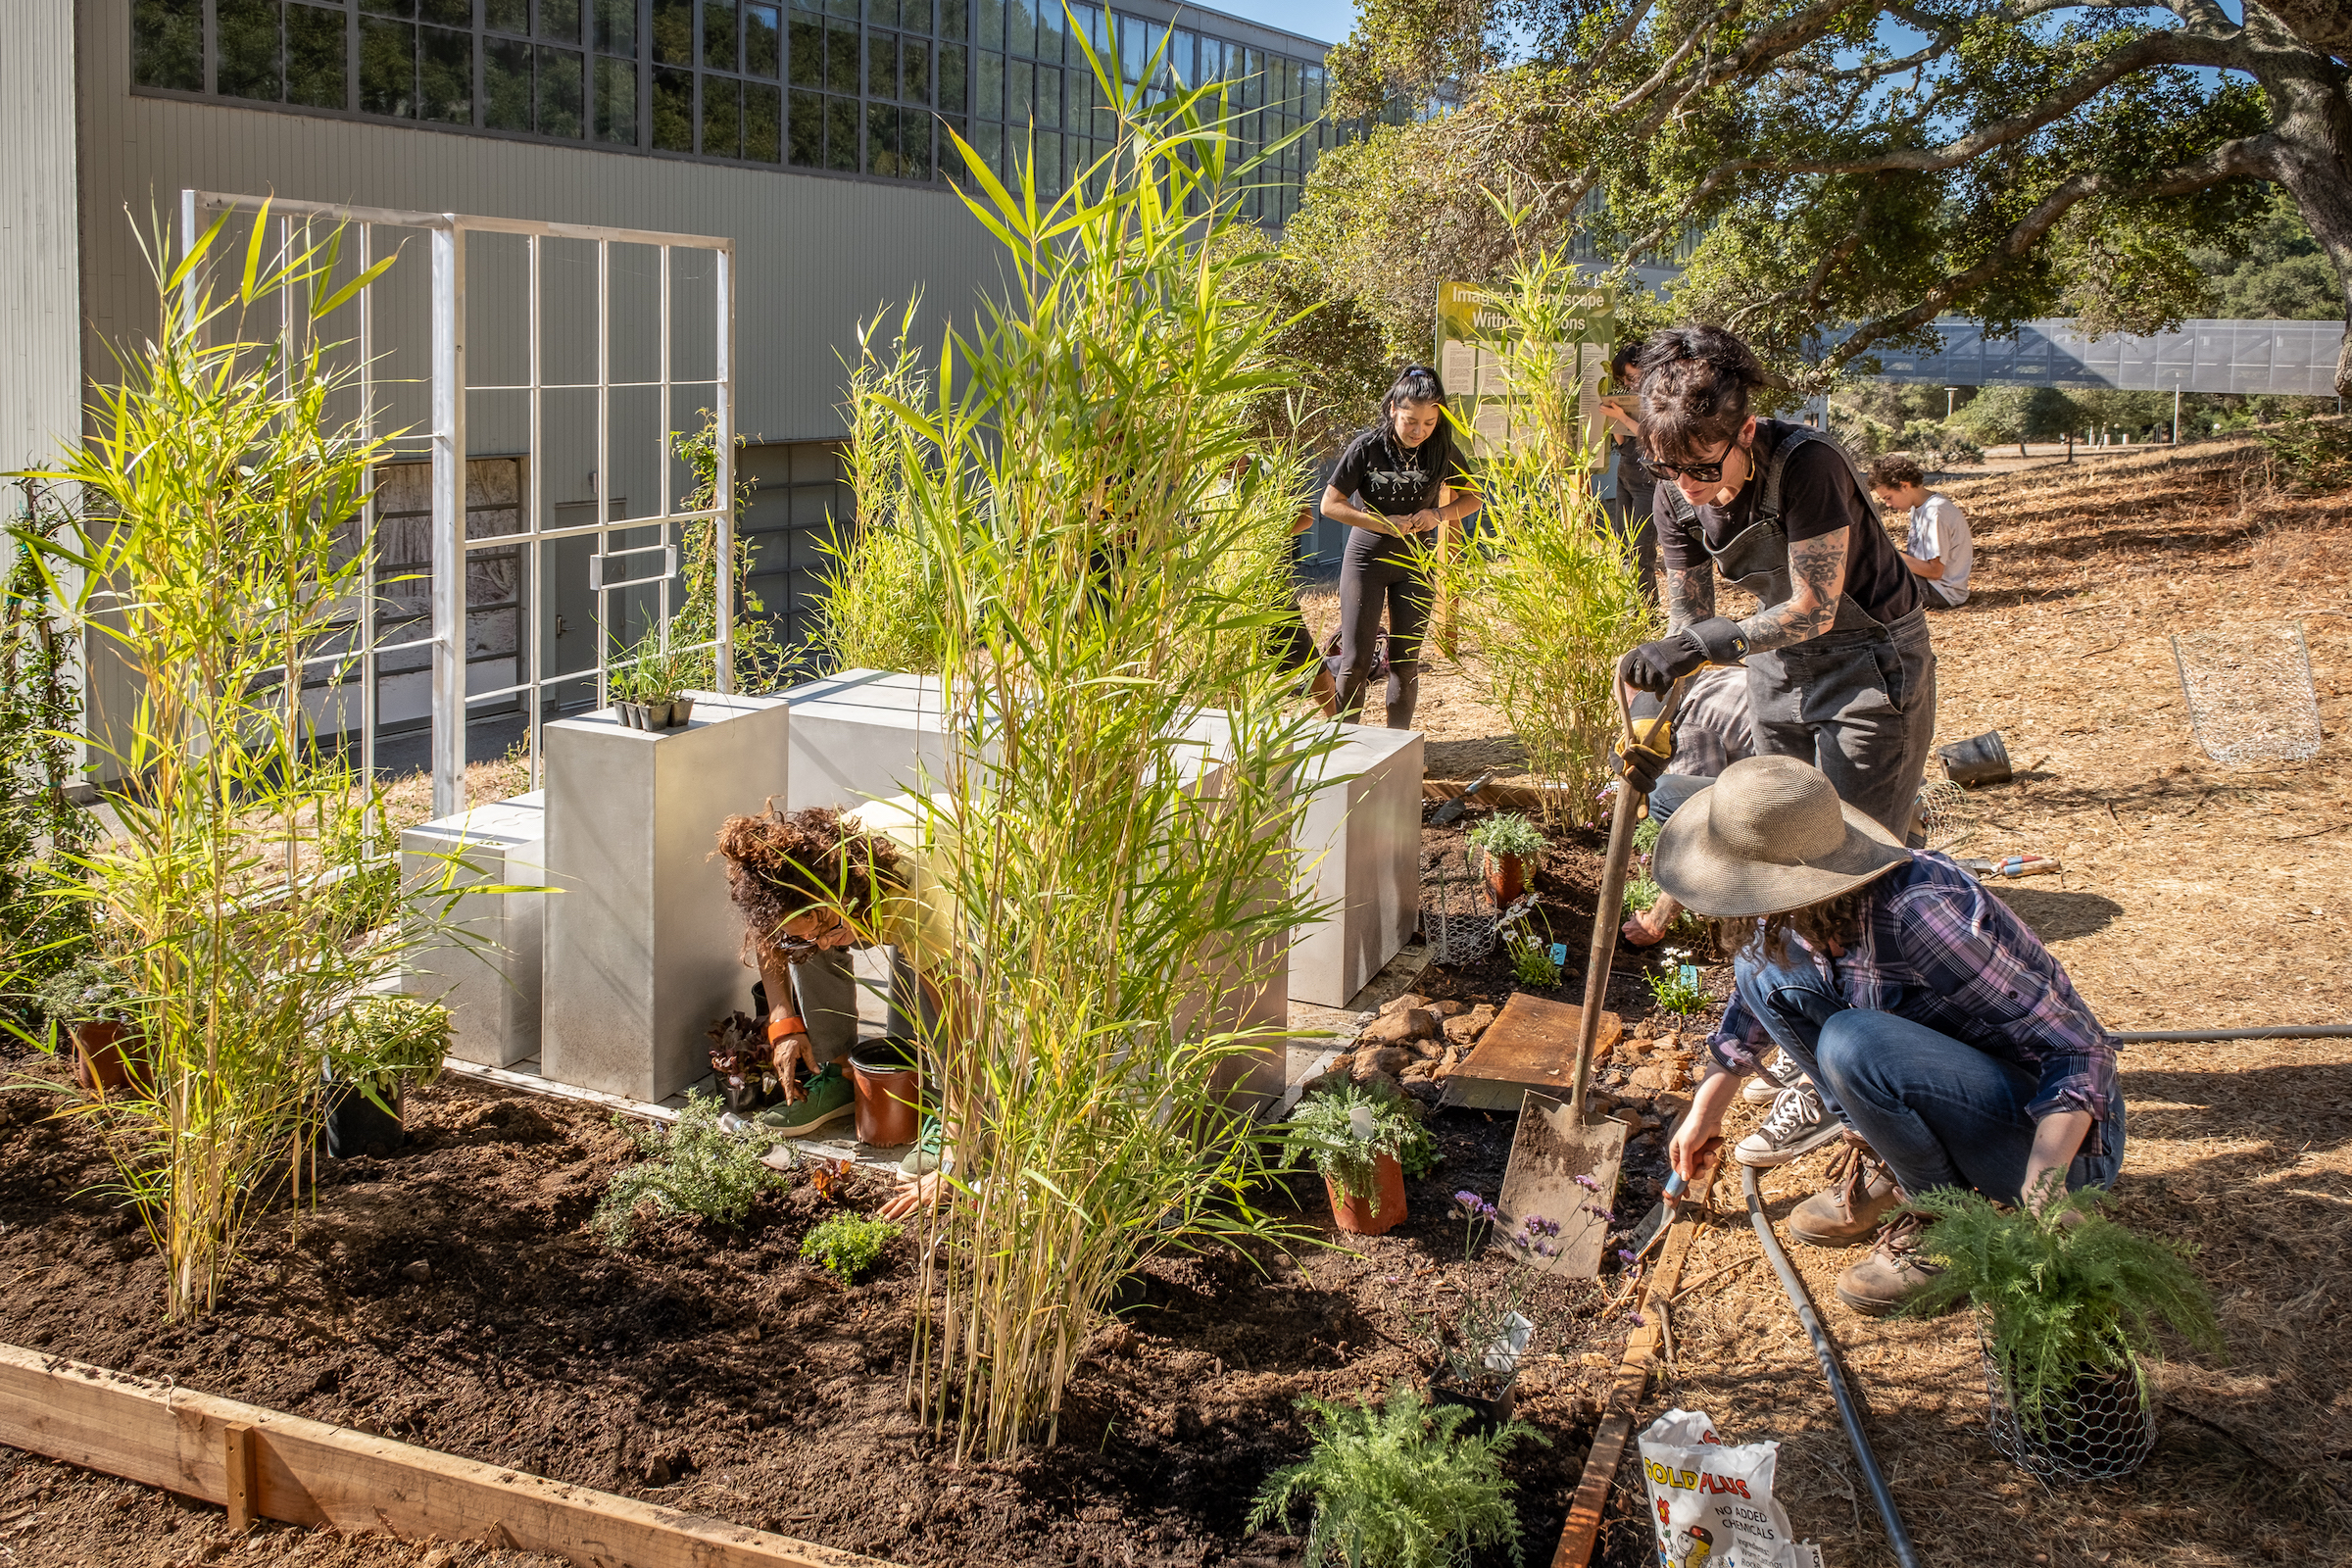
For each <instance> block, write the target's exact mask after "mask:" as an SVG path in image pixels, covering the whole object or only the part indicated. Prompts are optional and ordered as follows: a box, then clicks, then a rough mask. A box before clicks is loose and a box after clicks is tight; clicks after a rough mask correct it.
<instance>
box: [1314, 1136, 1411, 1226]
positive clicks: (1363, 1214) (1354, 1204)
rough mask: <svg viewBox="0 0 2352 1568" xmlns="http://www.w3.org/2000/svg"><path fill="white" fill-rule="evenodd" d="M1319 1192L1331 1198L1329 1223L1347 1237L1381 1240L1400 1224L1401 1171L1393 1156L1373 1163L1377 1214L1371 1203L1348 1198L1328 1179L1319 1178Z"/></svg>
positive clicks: (1402, 1180) (1385, 1156) (1402, 1209)
mask: <svg viewBox="0 0 2352 1568" xmlns="http://www.w3.org/2000/svg"><path fill="white" fill-rule="evenodd" d="M1323 1189H1324V1191H1325V1192H1327V1193H1329V1194H1330V1195H1331V1222H1332V1223H1333V1224H1334V1225H1337V1226H1338V1227H1339V1228H1340V1229H1341V1230H1343V1231H1346V1232H1348V1234H1349V1235H1351V1236H1385V1235H1387V1234H1388V1233H1389V1232H1390V1231H1393V1230H1395V1229H1396V1228H1397V1226H1398V1225H1399V1224H1401V1223H1402V1222H1403V1220H1404V1167H1403V1166H1402V1165H1399V1164H1397V1156H1396V1155H1394V1154H1383V1155H1381V1156H1380V1158H1379V1159H1377V1160H1376V1161H1374V1162H1373V1166H1372V1189H1373V1192H1374V1194H1375V1195H1376V1196H1377V1197H1378V1198H1379V1199H1380V1211H1379V1213H1377V1214H1375V1213H1374V1212H1373V1210H1372V1200H1371V1199H1368V1198H1349V1197H1348V1195H1347V1194H1346V1193H1343V1192H1341V1191H1340V1188H1339V1184H1338V1183H1337V1182H1335V1181H1333V1180H1332V1179H1331V1178H1330V1177H1328V1176H1326V1177H1324V1178H1323Z"/></svg>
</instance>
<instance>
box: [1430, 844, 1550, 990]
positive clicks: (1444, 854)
mask: <svg viewBox="0 0 2352 1568" xmlns="http://www.w3.org/2000/svg"><path fill="white" fill-rule="evenodd" d="M1534 907H1536V898H1535V895H1534V894H1533V893H1528V894H1526V895H1524V896H1522V897H1521V898H1520V899H1519V900H1518V901H1517V902H1515V903H1514V904H1512V905H1511V907H1509V908H1507V909H1499V910H1498V909H1496V908H1495V901H1494V899H1493V898H1492V897H1491V896H1490V895H1489V894H1488V892H1487V878H1486V873H1485V872H1484V871H1483V870H1481V869H1479V868H1478V867H1477V866H1475V865H1474V864H1473V863H1472V859H1471V853H1470V850H1469V848H1468V847H1467V846H1465V847H1464V848H1463V849H1461V850H1459V851H1451V850H1441V851H1439V852H1437V853H1436V854H1434V855H1432V856H1431V857H1430V858H1429V863H1428V864H1427V865H1426V866H1425V867H1424V868H1423V870H1422V874H1421V938H1422V940H1423V941H1425V942H1427V943H1428V944H1429V961H1430V962H1432V963H1441V964H1445V965H1446V967H1448V968H1460V967H1461V966H1463V965H1464V964H1471V963H1477V962H1479V961H1480V960H1482V959H1484V958H1485V957H1486V956H1488V955H1489V954H1492V953H1493V952H1494V951H1495V941H1496V939H1498V938H1499V937H1500V936H1501V935H1502V933H1503V932H1504V931H1506V930H1507V929H1509V928H1510V927H1511V926H1512V925H1514V924H1516V923H1517V922H1519V921H1520V920H1522V919H1524V918H1525V917H1526V915H1527V913H1528V911H1529V910H1531V909H1533V908H1534Z"/></svg>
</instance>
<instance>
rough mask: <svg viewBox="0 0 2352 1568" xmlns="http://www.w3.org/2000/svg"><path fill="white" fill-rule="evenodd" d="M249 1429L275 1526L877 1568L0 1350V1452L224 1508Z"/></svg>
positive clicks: (679, 1561) (655, 1563)
mask: <svg viewBox="0 0 2352 1568" xmlns="http://www.w3.org/2000/svg"><path fill="white" fill-rule="evenodd" d="M236 1426H243V1427H246V1428H248V1429H249V1431H248V1433H247V1441H248V1442H249V1444H250V1447H249V1448H247V1449H246V1450H245V1451H246V1453H247V1454H248V1456H249V1457H250V1459H251V1462H252V1485H251V1490H250V1493H249V1497H250V1505H251V1507H252V1509H253V1512H254V1513H255V1515H256V1516H257V1517H259V1518H265V1519H281V1520H284V1521H286V1522H287V1523H289V1524H298V1525H321V1524H325V1525H333V1526H335V1527H336V1528H337V1529H340V1530H344V1531H352V1532H357V1531H369V1530H372V1531H381V1532H385V1533H388V1534H390V1535H394V1536H397V1537H400V1538H402V1539H404V1540H432V1539H438V1540H442V1541H481V1542H488V1543H492V1544H497V1545H502V1546H506V1547H509V1548H511V1549H515V1550H519V1551H540V1552H548V1553H551V1554H554V1555H556V1556H561V1557H566V1558H569V1559H570V1560H571V1561H573V1562H575V1563H580V1564H583V1565H585V1568H891V1565H890V1564H888V1563H885V1562H882V1561H881V1560H880V1559H878V1558H873V1557H863V1556H859V1555H858V1553H856V1552H850V1551H836V1550H833V1549H832V1548H830V1547H826V1546H818V1545H812V1544H809V1543H808V1542H805V1541H794V1540H792V1539H790V1538H789V1537H785V1536H774V1535H769V1534H767V1533H765V1532H764V1531H759V1530H750V1529H746V1528H744V1527H743V1526H740V1525H732V1524H728V1523H726V1522H725V1521H723V1520H718V1519H712V1518H709V1517H707V1516H704V1515H701V1514H690V1513H682V1512H680V1511H679V1510H677V1509H675V1508H664V1507H662V1506H661V1505H660V1504H658V1503H650V1502H640V1501H638V1500H637V1499H636V1498H634V1497H621V1496H615V1495H613V1494H611V1493H606V1492H595V1491H591V1490H590V1489H588V1488H586V1487H573V1486H566V1485H564V1484H563V1483H562V1482H557V1481H550V1480H547V1479H546V1478H545V1477H542V1476H534V1475H526V1474H524V1473H523V1472H521V1471H517V1470H507V1469H502V1468H500V1467H499V1466H497V1465H490V1464H481V1463H478V1462H476V1461H475V1460H472V1459H462V1458H459V1457H458V1456H456V1455H455V1454H447V1453H437V1452H435V1451H434V1450H432V1449H430V1448H418V1447H414V1446H410V1445H408V1444H405V1443H395V1442H393V1441H392V1440H390V1439H389V1438H375V1437H369V1436H368V1435H366V1434H365V1433H359V1432H351V1431H347V1430H345V1429H344V1428H341V1427H334V1426H328V1425H327V1424H326V1423H324V1422H322V1421H307V1420H304V1419H303V1418H301V1417H300V1416H291V1415H284V1414H281V1413H279V1412H277V1411H275V1410H270V1409H267V1408H265V1407H263V1406H261V1405H258V1404H246V1403H244V1402H242V1401H241V1400H237V1399H224V1398H221V1397H217V1396H214V1395H209V1394H198V1393H194V1392H192V1391H190V1390H187V1389H184V1388H175V1387H172V1386H169V1385H166V1384H161V1383H155V1382H151V1381H149V1380H148V1379H146V1378H138V1377H132V1376H130V1375H128V1374H127V1373H123V1372H114V1371H110V1370H108V1369H107V1368H105V1367H100V1366H90V1365H87V1364H85V1363H83V1362H79V1361H69V1360H67V1359H65V1358H63V1357H61V1356H50V1355H44V1354H42V1353H40V1352H39V1351H37V1350H27V1349H24V1348H20V1347H17V1346H13V1345H0V1444H7V1445H8V1446H12V1447H18V1448H24V1449H26V1450H28V1451H30V1452H33V1453H39V1454H45V1455H47V1456H48V1457H50V1458H52V1459H62V1460H64V1461H65V1462H66V1463H68V1464H75V1465H80V1466H82V1467H83V1468H84V1469H89V1470H101V1471H104V1472H106V1473H107V1474H109V1475H116V1476H122V1477H123V1478H124V1479H126V1480H130V1481H135V1482H138V1483H139V1484H140V1485H142V1486H149V1487H159V1488H162V1489H164V1490H166V1491H170V1492H177V1493H181V1494H183V1495H188V1496H193V1497H199V1498H202V1499H204V1500H205V1501H207V1502H218V1503H223V1504H225V1503H227V1502H228V1500H229V1495H230V1488H229V1475H228V1470H229V1462H228V1455H229V1453H230V1446H229V1437H228V1429H229V1428H231V1427H236Z"/></svg>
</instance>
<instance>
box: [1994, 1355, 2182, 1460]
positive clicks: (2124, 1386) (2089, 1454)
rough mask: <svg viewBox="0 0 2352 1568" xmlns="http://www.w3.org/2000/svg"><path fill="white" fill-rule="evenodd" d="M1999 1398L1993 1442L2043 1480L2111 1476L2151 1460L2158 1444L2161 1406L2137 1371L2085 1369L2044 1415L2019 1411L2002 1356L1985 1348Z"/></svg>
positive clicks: (2044, 1407) (2046, 1404) (2004, 1454)
mask: <svg viewBox="0 0 2352 1568" xmlns="http://www.w3.org/2000/svg"><path fill="white" fill-rule="evenodd" d="M1984 1361H1985V1395H1986V1397H1988V1398H1989V1399H1990V1400H1991V1401H1992V1421H1991V1436H1992V1446H1994V1447H1995V1448H1997V1449H1999V1450H2000V1453H2001V1456H2002V1457H2003V1458H2005V1459H2007V1460H2009V1461H2010V1462H2011V1463H2012V1464H2015V1465H2017V1466H2018V1467H2019V1468H2020V1469H2022V1470H2024V1471H2025V1472H2026V1473H2027V1474H2029V1475H2031V1476H2033V1477H2034V1479H2035V1480H2037V1481H2041V1482H2043V1483H2045V1484H2046V1483H2052V1482H2060V1481H2107V1480H2112V1479H2113V1478H2115V1477H2117V1476H2128V1475H2130V1474H2131V1472H2132V1471H2134V1470H2137V1469H2138V1468H2139V1467H2140V1466H2141V1465H2142V1464H2145V1463H2146V1462H2147V1458H2148V1455H2149V1453H2150V1452H2152V1451H2153V1450H2154V1449H2155V1446H2156V1407H2155V1405H2154V1404H2153V1403H2151V1402H2150V1401H2149V1399H2148V1398H2147V1397H2146V1395H2145V1394H2143V1393H2142V1392H2141V1389H2140V1385H2139V1379H2138V1378H2136V1377H2134V1376H2133V1375H2132V1374H2131V1372H2129V1371H2124V1372H2113V1373H2109V1372H2085V1373H2083V1374H2082V1376H2081V1377H2079V1378H2077V1379H2075V1381H2074V1382H2073V1383H2072V1384H2070V1385H2069V1386H2068V1387H2067V1389H2066V1390H2065V1392H2064V1393H2062V1394H2059V1395H2057V1396H2054V1397H2051V1398H2049V1399H2046V1400H2044V1401H2043V1404H2042V1408H2041V1411H2040V1418H2039V1420H2038V1421H2036V1420H2031V1419H2028V1418H2026V1417H2024V1416H2022V1415H2020V1414H2019V1413H2018V1410H2017V1407H2016V1404H2015V1402H2014V1401H2013V1400H2012V1399H2011V1398H2010V1397H2009V1385H2008V1380H2007V1379H2006V1378H2005V1377H2003V1376H2002V1374H2001V1366H2000V1363H1999V1362H1998V1361H1997V1360H1995V1359H1994V1358H1993V1355H1992V1352H1991V1351H1990V1350H1989V1349H1987V1350H1985V1352H1984Z"/></svg>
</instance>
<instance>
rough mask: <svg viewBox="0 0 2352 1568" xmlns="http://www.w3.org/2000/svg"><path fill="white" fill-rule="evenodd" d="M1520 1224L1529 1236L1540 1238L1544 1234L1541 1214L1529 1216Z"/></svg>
mask: <svg viewBox="0 0 2352 1568" xmlns="http://www.w3.org/2000/svg"><path fill="white" fill-rule="evenodd" d="M1520 1223H1521V1224H1523V1225H1525V1226H1526V1227H1527V1234H1528V1235H1530V1236H1541V1235H1543V1234H1544V1216H1543V1215H1541V1214H1530V1215H1528V1216H1527V1218H1526V1219H1524V1220H1522V1221H1521V1222H1520Z"/></svg>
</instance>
